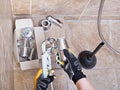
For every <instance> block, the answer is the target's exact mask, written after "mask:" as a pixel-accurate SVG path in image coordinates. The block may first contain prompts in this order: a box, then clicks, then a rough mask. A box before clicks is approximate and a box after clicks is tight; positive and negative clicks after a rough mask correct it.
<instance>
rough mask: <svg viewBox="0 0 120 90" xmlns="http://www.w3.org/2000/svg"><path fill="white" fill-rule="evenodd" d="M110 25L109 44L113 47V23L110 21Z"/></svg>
mask: <svg viewBox="0 0 120 90" xmlns="http://www.w3.org/2000/svg"><path fill="white" fill-rule="evenodd" d="M108 25H109V43H110V44H111V46H112V45H113V41H112V32H111V28H112V27H111V26H112V22H111V20H110V21H109V23H108Z"/></svg>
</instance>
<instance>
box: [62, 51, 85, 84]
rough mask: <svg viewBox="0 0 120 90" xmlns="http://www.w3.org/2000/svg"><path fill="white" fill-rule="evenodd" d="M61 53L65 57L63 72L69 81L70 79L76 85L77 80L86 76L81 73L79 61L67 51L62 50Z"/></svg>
mask: <svg viewBox="0 0 120 90" xmlns="http://www.w3.org/2000/svg"><path fill="white" fill-rule="evenodd" d="M63 52H64V55H65V57H66V62H65V66H64V70H65V71H66V72H67V74H68V76H69V77H70V79H72V80H73V81H74V83H75V84H76V82H77V81H78V80H79V79H81V78H84V77H86V76H85V75H84V74H83V72H82V71H81V65H80V62H79V60H78V59H77V58H76V57H75V56H74V55H73V54H72V53H71V52H69V51H68V50H66V49H64V50H63Z"/></svg>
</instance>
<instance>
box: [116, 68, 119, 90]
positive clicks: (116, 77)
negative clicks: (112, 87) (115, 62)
mask: <svg viewBox="0 0 120 90" xmlns="http://www.w3.org/2000/svg"><path fill="white" fill-rule="evenodd" d="M115 79H116V83H117V85H116V86H117V89H119V85H118V75H117V70H116V69H115Z"/></svg>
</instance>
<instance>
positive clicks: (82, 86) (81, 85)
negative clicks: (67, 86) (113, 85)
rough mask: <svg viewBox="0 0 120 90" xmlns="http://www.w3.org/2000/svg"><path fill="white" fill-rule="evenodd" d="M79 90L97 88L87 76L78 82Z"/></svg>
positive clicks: (93, 89)
mask: <svg viewBox="0 0 120 90" xmlns="http://www.w3.org/2000/svg"><path fill="white" fill-rule="evenodd" d="M76 86H77V88H78V90H95V88H94V87H93V86H92V85H91V84H90V82H89V81H88V80H87V79H86V78H82V79H80V80H78V81H77V82H76Z"/></svg>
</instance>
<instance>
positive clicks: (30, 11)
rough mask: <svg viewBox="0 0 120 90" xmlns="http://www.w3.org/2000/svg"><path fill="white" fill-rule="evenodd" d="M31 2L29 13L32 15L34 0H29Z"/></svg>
mask: <svg viewBox="0 0 120 90" xmlns="http://www.w3.org/2000/svg"><path fill="white" fill-rule="evenodd" d="M29 2H30V7H29V13H30V16H32V0H29Z"/></svg>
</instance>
